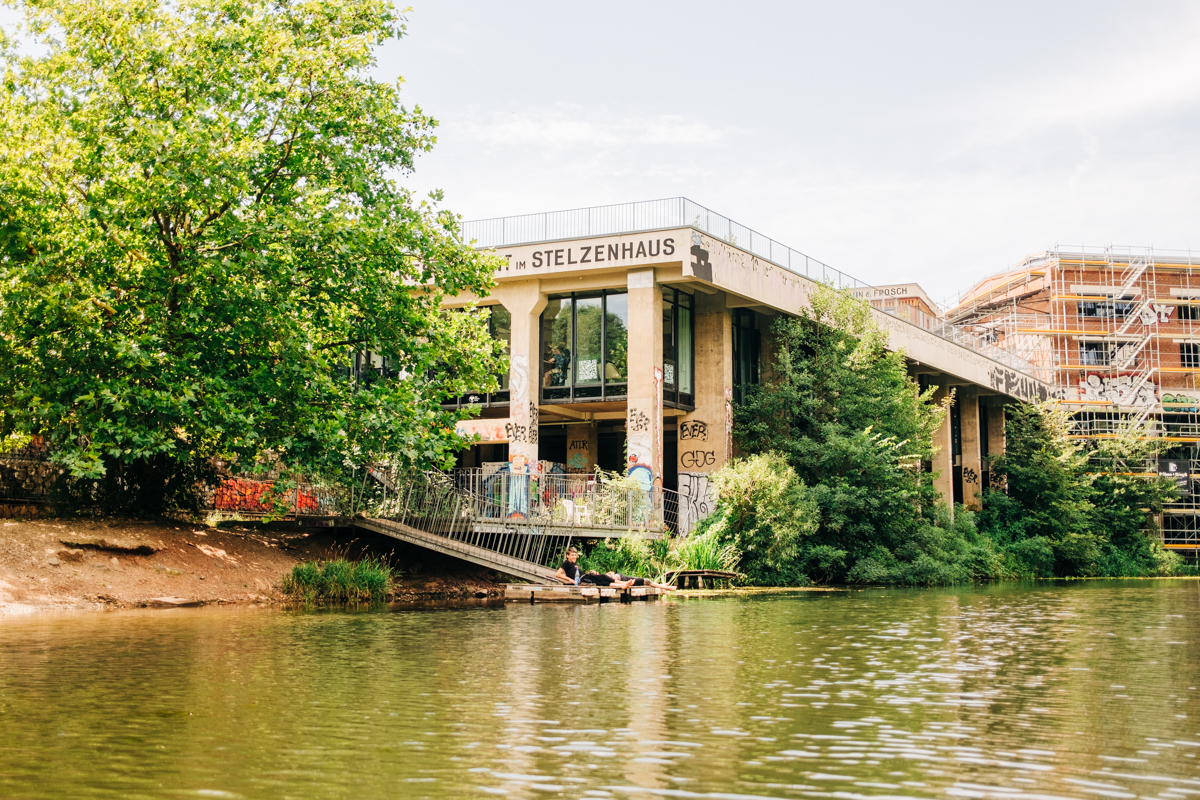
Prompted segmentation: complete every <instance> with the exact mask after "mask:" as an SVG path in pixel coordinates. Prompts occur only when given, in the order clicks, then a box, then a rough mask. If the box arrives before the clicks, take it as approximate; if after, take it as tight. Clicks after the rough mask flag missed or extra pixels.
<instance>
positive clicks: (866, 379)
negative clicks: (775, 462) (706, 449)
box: [734, 286, 945, 581]
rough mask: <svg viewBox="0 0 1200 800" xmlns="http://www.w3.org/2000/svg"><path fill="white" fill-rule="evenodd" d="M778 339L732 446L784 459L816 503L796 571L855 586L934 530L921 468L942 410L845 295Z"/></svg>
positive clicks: (815, 297) (820, 298)
mask: <svg viewBox="0 0 1200 800" xmlns="http://www.w3.org/2000/svg"><path fill="white" fill-rule="evenodd" d="M773 333H774V339H773V341H774V344H773V347H772V348H771V349H773V350H774V363H773V364H772V365H771V372H772V374H771V375H769V376H768V380H766V381H765V382H764V383H763V384H762V385H761V386H751V387H746V389H747V393H746V399H745V401H744V402H743V403H740V404H738V405H737V407H736V408H735V411H734V435H735V437H736V438H737V441H738V443H739V445H740V446H741V447H742V448H743V449H744V450H745V451H747V452H750V453H768V452H773V453H778V454H779V455H781V456H783V457H784V458H785V459H786V461H787V463H788V464H790V465H791V466H792V468H793V469H795V471H796V474H797V475H798V476H799V477H800V479H801V480H802V481H803V483H804V484H805V485H806V486H807V487H808V490H809V492H810V493H811V497H812V498H813V500H815V501H816V503H817V508H818V516H819V519H818V522H819V527H818V530H817V532H816V533H815V534H814V535H811V536H808V537H807V538H806V539H805V540H804V544H803V546H802V547H801V548H800V551H799V552H798V554H797V557H796V558H797V559H798V562H799V563H798V564H797V565H796V568H797V569H798V570H800V571H802V572H804V573H806V574H807V575H809V576H810V577H812V578H815V579H818V580H838V581H840V580H855V579H857V578H859V576H858V574H857V573H855V571H854V570H855V566H856V565H857V564H859V563H860V562H861V561H863V560H864V559H867V558H868V557H873V558H875V560H876V561H879V560H881V559H883V560H886V558H890V554H894V553H896V552H898V551H900V550H901V548H902V547H903V546H904V545H905V544H908V543H911V542H912V541H914V539H915V537H916V536H917V534H918V532H919V531H921V530H922V529H923V528H924V527H926V526H927V524H928V520H927V519H926V518H924V517H923V516H922V514H923V511H924V512H928V511H929V510H930V509H931V508H932V507H933V505H934V504H935V502H936V500H937V495H936V493H935V491H934V489H933V483H932V476H931V474H930V473H928V472H924V471H922V469H921V463H922V462H925V461H929V460H930V459H931V458H932V455H933V450H932V442H933V433H934V431H935V430H937V428H938V426H939V425H940V424H941V422H942V419H943V415H944V414H945V410H944V409H943V408H941V407H939V406H937V405H935V404H933V403H932V402H931V394H930V393H928V392H927V393H925V394H922V392H921V391H920V388H919V387H918V386H917V383H916V382H915V381H914V380H912V379H911V378H910V377H909V376H908V370H907V366H906V363H905V360H904V354H903V353H900V352H890V351H888V349H887V347H886V344H887V334H886V332H885V331H884V330H883V329H882V328H880V326H879V325H878V324H876V323H875V322H874V321H873V320H872V318H871V309H870V307H869V306H867V305H866V304H865V303H862V302H860V301H858V300H855V299H853V298H852V297H850V296H848V295H846V294H844V293H841V292H838V291H836V290H834V289H832V288H829V287H824V286H819V287H817V288H816V289H815V290H814V292H813V294H812V297H811V307H810V308H808V309H804V310H803V311H802V312H801V315H800V316H799V317H796V318H786V319H780V320H779V321H777V322H776V324H775V326H774V329H773ZM931 391H932V390H931ZM885 555H886V558H885ZM916 555H917V554H914V556H913V557H914V558H915V557H916ZM868 577H870V578H873V577H874V576H873V575H872V576H862V579H867V578H868Z"/></svg>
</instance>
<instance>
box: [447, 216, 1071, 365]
mask: <svg viewBox="0 0 1200 800" xmlns="http://www.w3.org/2000/svg"><path fill="white" fill-rule="evenodd" d="M462 227H463V237H464V238H465V239H466V240H467V241H474V242H475V245H476V246H477V247H480V248H493V247H506V246H511V245H519V244H534V243H536V242H549V241H556V240H560V239H578V238H583V237H586V236H611V235H615V234H622V233H639V232H642V231H652V230H661V229H663V228H695V229H696V230H698V231H701V232H703V233H707V234H708V235H709V236H712V237H714V238H717V239H721V240H723V241H725V242H728V243H729V244H731V245H734V246H735V247H740V248H741V249H743V250H745V251H747V252H749V253H753V254H754V255H756V256H758V257H759V258H762V259H765V260H767V261H770V262H771V263H772V264H775V265H777V266H779V267H783V268H784V269H786V270H788V271H790V272H793V273H795V274H797V275H803V276H805V277H806V278H811V279H812V280H814V281H818V282H820V283H825V284H829V285H830V286H833V287H835V288H838V289H859V288H867V287H869V286H870V284H868V283H864V282H863V281H860V280H858V279H857V278H854V277H851V276H850V275H847V274H846V273H844V272H842V271H841V270H837V269H834V268H833V267H831V266H829V265H828V264H826V263H825V262H823V261H819V260H817V259H815V258H812V257H811V256H808V255H805V254H804V253H801V252H800V251H799V250H794V249H792V248H791V247H788V246H787V245H785V244H782V243H780V242H777V241H776V240H774V239H772V238H771V237H769V236H764V235H763V234H761V233H759V232H758V231H755V230H753V229H752V228H748V227H746V226H745V225H742V224H741V223H738V222H734V221H733V220H731V219H730V218H729V217H726V216H724V215H722V214H718V213H717V212H715V211H712V210H710V209H708V208H705V207H704V206H702V205H700V204H699V203H694V202H692V201H691V200H688V199H687V198H686V197H667V198H664V199H662V200H643V201H640V202H636V203H618V204H616V205H609V206H592V207H591V208H573V209H570V210H567V211H545V212H542V213H540V214H522V215H520V216H515V217H494V218H492V219H481V220H473V221H469V222H464V223H463V226H462ZM920 317H921V318H920V319H910V318H907V317H905V316H901V317H900V318H901V319H904V320H905V321H906V322H908V323H910V324H912V325H915V326H916V327H919V328H922V329H924V330H926V331H929V332H930V333H933V334H935V335H937V336H940V337H941V338H943V339H947V340H949V341H952V342H954V343H956V344H958V345H960V346H962V347H965V348H967V349H968V350H973V351H975V352H976V353H979V354H980V355H983V356H986V357H987V358H990V359H992V360H993V361H998V362H1000V363H1002V364H1004V365H1005V366H1007V367H1011V368H1012V369H1014V370H1016V371H1018V372H1021V373H1024V374H1026V375H1029V376H1031V377H1034V378H1037V379H1038V380H1041V381H1046V380H1047V377H1046V376H1045V375H1043V374H1042V373H1043V372H1044V371H1043V370H1041V369H1040V368H1038V367H1037V366H1035V365H1033V364H1031V363H1030V362H1028V361H1026V360H1025V359H1023V358H1021V357H1020V356H1018V355H1016V354H1015V353H1012V352H1010V351H1008V350H1005V349H1003V348H1000V347H996V346H995V345H994V344H992V343H991V342H990V341H988V340H987V339H986V338H985V337H984V336H981V335H979V334H978V333H976V332H974V331H972V330H969V329H967V328H962V327H959V326H956V325H951V324H950V323H947V322H945V321H944V320H941V319H934V318H928V315H925V314H923V313H921V314H920Z"/></svg>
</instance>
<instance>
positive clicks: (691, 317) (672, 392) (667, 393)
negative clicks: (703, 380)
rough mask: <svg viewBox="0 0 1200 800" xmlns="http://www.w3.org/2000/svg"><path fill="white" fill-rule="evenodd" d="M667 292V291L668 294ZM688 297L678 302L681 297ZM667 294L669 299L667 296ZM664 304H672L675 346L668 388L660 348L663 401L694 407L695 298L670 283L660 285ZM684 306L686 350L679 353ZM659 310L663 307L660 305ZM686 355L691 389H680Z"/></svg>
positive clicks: (674, 404)
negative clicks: (681, 312)
mask: <svg viewBox="0 0 1200 800" xmlns="http://www.w3.org/2000/svg"><path fill="white" fill-rule="evenodd" d="M668 293H669V294H668ZM681 297H685V298H687V300H686V301H684V302H681V301H680V298H681ZM668 298H670V299H668ZM662 302H663V305H664V306H665V305H670V306H671V341H672V342H674V348H675V382H674V384H673V387H674V388H671V389H668V388H667V352H666V349H665V347H664V349H663V357H662V361H663V363H662V364H661V365H660V368H661V369H662V371H663V403H664V404H669V405H670V406H671V407H673V408H686V409H688V410H693V409H695V407H696V298H695V296H694V295H692V294H689V293H688V292H684V291H681V290H679V289H677V288H675V287H673V286H664V287H663V289H662ZM681 307H685V308H687V310H688V312H689V313H688V334H689V336H688V352H687V353H686V354H682V353H680V352H679V350H680V348H679V309H680V308H681ZM659 313H660V314H661V313H662V309H661V308H660V309H659ZM663 334H664V336H663V338H664V339H665V338H666V335H665V334H666V331H664V332H663ZM685 356H686V359H687V362H688V367H689V370H688V372H689V374H690V375H691V377H692V391H691V392H686V393H685V392H683V391H681V390H680V388H679V376H680V375H682V374H683V373H684V370H683V360H684V357H685Z"/></svg>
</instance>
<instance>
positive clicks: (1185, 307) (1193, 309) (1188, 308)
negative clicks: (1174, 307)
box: [1175, 303, 1200, 320]
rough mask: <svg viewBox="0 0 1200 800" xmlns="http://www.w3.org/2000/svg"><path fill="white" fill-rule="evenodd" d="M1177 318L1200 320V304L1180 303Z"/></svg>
mask: <svg viewBox="0 0 1200 800" xmlns="http://www.w3.org/2000/svg"><path fill="white" fill-rule="evenodd" d="M1175 317H1176V319H1190V320H1200V306H1193V305H1191V304H1189V303H1180V305H1179V311H1178V312H1177V313H1176V315H1175Z"/></svg>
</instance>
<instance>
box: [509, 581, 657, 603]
mask: <svg viewBox="0 0 1200 800" xmlns="http://www.w3.org/2000/svg"><path fill="white" fill-rule="evenodd" d="M664 594H667V592H666V590H664V589H655V588H654V587H653V586H631V587H629V588H628V589H614V588H612V587H611V586H568V585H566V584H561V583H556V584H537V583H506V584H505V585H504V599H505V600H506V601H508V602H510V603H632V602H634V601H640V600H657V599H658V597H659V595H664Z"/></svg>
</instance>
